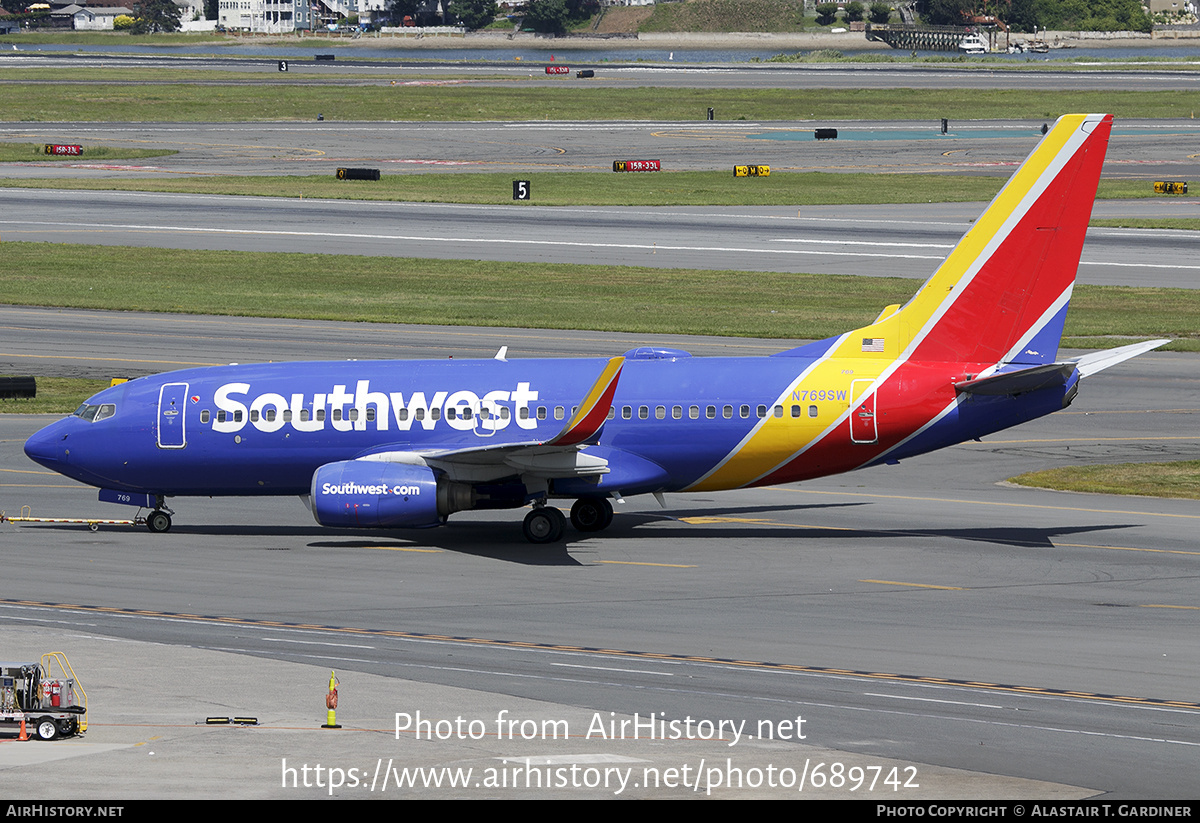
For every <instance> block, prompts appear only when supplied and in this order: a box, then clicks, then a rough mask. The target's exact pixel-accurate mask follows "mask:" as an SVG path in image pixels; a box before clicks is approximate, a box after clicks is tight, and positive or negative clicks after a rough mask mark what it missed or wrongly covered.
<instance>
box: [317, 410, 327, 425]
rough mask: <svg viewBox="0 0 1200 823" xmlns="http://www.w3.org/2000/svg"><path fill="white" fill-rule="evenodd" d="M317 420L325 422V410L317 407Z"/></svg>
mask: <svg viewBox="0 0 1200 823" xmlns="http://www.w3.org/2000/svg"><path fill="white" fill-rule="evenodd" d="M317 422H318V423H324V422H325V410H324V409H317Z"/></svg>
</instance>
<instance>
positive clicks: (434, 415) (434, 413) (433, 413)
mask: <svg viewBox="0 0 1200 823" xmlns="http://www.w3.org/2000/svg"><path fill="white" fill-rule="evenodd" d="M429 419H430V420H441V419H442V410H441V409H430V410H429Z"/></svg>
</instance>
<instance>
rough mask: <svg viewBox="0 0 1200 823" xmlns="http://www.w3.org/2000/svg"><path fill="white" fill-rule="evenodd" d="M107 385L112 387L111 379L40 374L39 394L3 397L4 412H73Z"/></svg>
mask: <svg viewBox="0 0 1200 823" xmlns="http://www.w3.org/2000/svg"><path fill="white" fill-rule="evenodd" d="M5 376H6V377H7V376H10V375H5ZM22 376H23V375H22ZM105 388H108V381H107V380H89V379H86V378H81V377H39V378H38V379H37V397H4V398H0V414H52V413H53V414H70V413H71V412H73V411H75V409H77V408H79V404H80V403H82V402H83V401H84V400H87V399H88V398H89V397H91V396H92V395H93V394H95V393H96V392H98V391H100V390H101V389H105Z"/></svg>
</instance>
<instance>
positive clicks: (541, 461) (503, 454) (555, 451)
mask: <svg viewBox="0 0 1200 823" xmlns="http://www.w3.org/2000/svg"><path fill="white" fill-rule="evenodd" d="M624 365H625V358H624V357H613V358H611V359H610V360H609V361H608V363H607V364H605V366H604V368H603V369H602V370H601V372H600V375H599V377H597V378H596V381H595V382H594V383H593V384H592V387H591V388H590V389H589V390H588V393H587V395H586V396H584V398H583V399H582V400H581V401H580V403H579V405H578V407H577V408H576V410H575V413H574V414H572V415H571V418H570V419H569V420H567V422H566V424H565V425H564V426H563V427H562V429H560V430H559V431H558V433H557V434H555V435H554V436H553V437H551V438H549V439H547V440H527V441H520V442H515V443H512V442H510V443H496V444H488V445H484V446H473V447H470V448H457V449H415V450H389V449H383V450H380V451H375V452H373V453H371V454H365V455H362V456H360V457H359V458H358V459H359V460H372V461H379V462H384V463H403V464H408V465H416V466H428V467H429V468H432V469H436V470H438V471H439V472H441V473H443V474H444V475H446V476H447V478H449V479H450V480H454V481H459V482H464V483H487V482H492V481H495V480H498V479H500V478H504V477H511V476H512V475H514V474H516V475H520V476H521V477H522V478H523V479H525V478H528V479H530V480H534V479H537V480H551V479H555V478H595V477H598V476H600V475H603V474H607V473H608V471H609V468H608V460H607V459H605V458H603V457H600V456H598V455H592V454H588V453H587V452H586V451H584V447H585V446H587V445H590V444H594V443H596V442H597V441H598V440H599V437H600V432H601V430H602V429H603V428H604V423H605V421H606V420H608V414H609V410H610V409H611V408H612V402H613V396H614V395H615V394H616V391H617V382H618V380H619V379H620V377H621V369H622V367H623V366H624Z"/></svg>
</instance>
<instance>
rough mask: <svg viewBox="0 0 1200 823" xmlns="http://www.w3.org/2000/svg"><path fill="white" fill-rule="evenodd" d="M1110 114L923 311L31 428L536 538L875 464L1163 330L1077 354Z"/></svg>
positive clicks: (1054, 385)
mask: <svg viewBox="0 0 1200 823" xmlns="http://www.w3.org/2000/svg"><path fill="white" fill-rule="evenodd" d="M1111 128H1112V118H1111V116H1108V115H1082V114H1073V115H1067V116H1064V117H1062V118H1061V119H1060V120H1059V121H1058V122H1057V123H1056V124H1055V126H1054V128H1053V130H1051V131H1050V132H1049V133H1048V134H1047V135H1046V136H1045V137H1044V138H1043V139H1042V141H1041V142H1040V143H1039V144H1038V146H1037V148H1036V149H1034V151H1033V153H1032V154H1031V155H1030V156H1029V157H1028V158H1027V159H1026V160H1025V162H1024V163H1023V164H1022V165H1021V167H1020V169H1018V171H1017V172H1016V174H1015V175H1013V177H1012V179H1011V180H1009V182H1008V184H1007V185H1006V186H1005V187H1004V189H1003V190H1002V191H1001V192H1000V193H999V194H998V195H997V196H996V199H995V200H993V201H992V202H991V204H990V205H989V206H988V207H987V210H986V211H984V213H983V215H982V216H981V217H980V218H979V219H978V220H977V221H976V222H975V225H974V226H973V227H972V228H971V230H970V231H968V232H967V234H966V235H965V236H964V237H963V238H962V240H960V241H959V243H958V245H957V246H956V247H955V248H954V250H953V251H952V252H951V253H950V255H949V256H948V257H947V258H946V260H945V261H944V262H943V263H942V264H941V266H940V267H939V268H938V269H937V271H936V272H934V274H933V276H931V277H930V278H929V280H927V281H926V282H925V283H924V285H922V286H921V288H920V290H919V291H917V293H916V295H915V296H914V297H913V298H912V299H911V300H909V301H908V303H906V304H905V305H903V306H899V305H895V306H888V307H887V308H885V309H884V310H883V311H882V313H881V314H880V315H879V317H878V319H876V320H875V322H874V323H872V324H871V325H869V326H865V327H864V328H861V329H856V330H854V331H851V332H847V333H846V334H842V335H840V336H838V337H833V338H830V339H828V340H821V341H818V342H815V343H810V344H808V345H805V346H800V347H799V348H795V349H791V350H788V351H782V352H779V353H778V354H776V355H773V356H770V357H757V358H694V357H692V356H691V355H689V354H688V353H687V352H684V351H676V350H671V349H655V348H640V349H634V350H633V351H629V352H626V353H625V354H624V355H622V356H619V357H597V358H588V359H555V360H508V359H506V358H505V350H504V349H501V351H500V353H499V354H497V355H496V357H495V358H494V359H491V360H476V361H462V360H449V361H384V362H365V361H352V362H309V363H272V364H260V365H237V366H224V367H215V368H197V369H186V370H183V371H176V372H171V373H169V374H164V375H159V376H156V377H141V378H138V379H136V380H132V381H130V382H127V383H124V384H121V385H117V386H114V387H112V388H109V389H106V390H104V391H102V392H100V393H99V394H97V395H95V396H94V397H92V398H91V399H89V400H88V401H87V402H86V403H84V404H83V405H82V406H80V408H79V409H78V410H77V411H76V412H75V413H74V414H73V415H71V416H70V417H68V418H66V419H64V420H60V421H58V422H56V423H53V424H51V425H50V426H47V427H46V428H44V429H42V430H41V431H39V432H38V433H37V434H35V435H34V436H33V437H31V438H29V440H28V441H27V442H26V444H25V453H26V454H28V455H29V457H31V458H32V459H33V460H35V461H37V462H38V463H40V464H42V465H43V466H46V467H48V468H51V469H54V470H55V471H57V472H60V473H62V474H64V475H66V476H68V477H72V478H75V479H76V480H80V481H82V482H84V483H88V484H90V485H93V486H97V487H99V488H100V490H101V491H100V499H101V500H107V501H111V502H118V503H128V504H132V505H138V506H144V507H147V508H149V509H150V510H151V511H150V513H149V514H148V516H147V517H146V524H147V526H148V527H149V528H150V530H151V531H154V532H165V531H167V530H168V529H169V528H170V526H171V514H172V511H171V510H170V509H169V508H167V506H166V503H165V501H166V500H167V498H171V497H185V496H188V495H206V496H214V495H268V494H270V495H301V496H306V497H307V499H308V503H309V505H310V506H311V508H312V512H313V515H314V516H315V517H316V519H317V522H319V523H321V524H323V525H326V526H341V527H353V528H428V527H432V526H438V525H441V524H443V523H445V522H446V519H447V518H448V517H449V516H450V515H451V514H453V513H455V512H459V511H467V510H471V509H505V508H518V507H522V506H532V510H531V511H530V512H529V513H528V514H527V515H526V516H525V523H524V530H525V535H526V537H527V538H528V539H529V540H531V541H533V542H535V543H547V542H552V541H556V540H559V539H561V537H562V535H563V530H564V528H565V520H566V518H565V517H564V516H563V514H562V513H561V512H560V511H559V510H558V509H557V508H554V507H553V506H552V505H551V501H554V500H573V501H574V504H573V505H572V507H571V522H572V524H573V525H574V527H575V528H576V529H578V530H579V531H582V532H593V531H599V530H601V529H603V528H605V527H606V526H608V525H609V523H610V521H611V520H612V512H613V509H612V503H611V501H612V500H614V499H615V500H621V499H622V498H623V497H624V496H629V495H635V494H655V495H658V496H660V500H661V494H662V493H663V492H690V491H715V490H719V489H739V488H746V487H751V486H768V485H772V484H776V483H793V482H796V481H800V480H807V479H809V478H814V477H821V476H824V475H831V474H836V473H839V472H846V471H850V470H852V469H861V468H865V467H868V466H875V465H879V464H881V463H894V462H896V461H898V460H901V459H903V458H908V457H913V456H915V455H918V454H922V453H924V452H928V451H932V450H934V449H940V448H943V447H945V446H950V445H953V444H955V443H961V442H963V441H966V440H971V439H973V438H978V437H982V436H983V435H986V434H991V433H992V432H996V431H1000V430H1002V429H1006V428H1008V427H1010V426H1015V425H1017V424H1018V423H1023V422H1025V421H1027V420H1032V419H1034V418H1037V417H1041V416H1043V415H1046V414H1050V413H1051V412H1054V411H1057V410H1059V409H1062V408H1064V407H1066V406H1067V405H1069V404H1070V403H1071V401H1072V400H1074V398H1075V396H1076V393H1077V392H1078V391H1079V382H1080V380H1081V379H1083V378H1085V377H1088V376H1089V375H1091V374H1094V373H1096V372H1098V371H1100V370H1102V369H1105V368H1107V367H1108V366H1111V365H1114V364H1116V363H1119V362H1121V361H1123V360H1126V359H1128V358H1130V357H1134V356H1135V355H1138V354H1141V353H1143V352H1146V351H1149V350H1151V349H1153V348H1156V347H1157V346H1160V345H1162V344H1164V343H1166V342H1167V341H1165V340H1155V341H1150V342H1146V343H1137V344H1134V345H1131V346H1125V347H1123V348H1119V349H1112V350H1109V351H1104V352H1097V353H1094V354H1088V355H1085V356H1083V357H1076V358H1072V359H1065V360H1064V359H1059V358H1058V345H1059V339H1060V338H1061V336H1062V330H1063V323H1064V320H1065V318H1066V314H1067V306H1068V303H1069V301H1070V299H1071V289H1072V287H1073V285H1074V282H1075V271H1076V269H1077V268H1078V265H1079V255H1080V251H1081V249H1082V247H1083V240H1084V234H1085V232H1086V230H1087V225H1088V220H1089V218H1090V216H1091V211H1092V202H1093V200H1094V198H1095V194H1096V186H1097V183H1098V182H1099V179H1100V167H1101V165H1102V164H1103V162H1104V155H1105V151H1106V150H1107V148H1108V139H1109V132H1110V130H1111Z"/></svg>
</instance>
